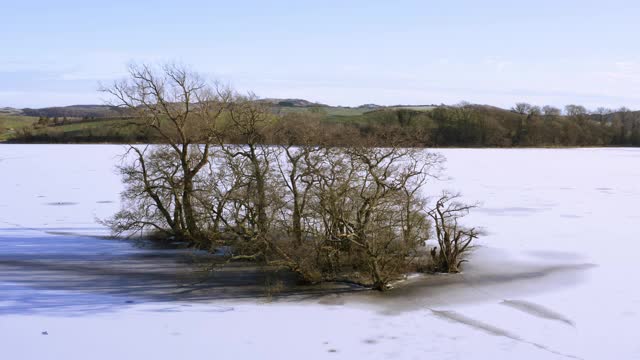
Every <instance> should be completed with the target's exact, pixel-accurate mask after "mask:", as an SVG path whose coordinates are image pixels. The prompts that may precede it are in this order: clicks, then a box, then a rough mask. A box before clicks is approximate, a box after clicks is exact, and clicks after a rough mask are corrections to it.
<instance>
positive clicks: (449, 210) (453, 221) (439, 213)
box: [427, 191, 480, 272]
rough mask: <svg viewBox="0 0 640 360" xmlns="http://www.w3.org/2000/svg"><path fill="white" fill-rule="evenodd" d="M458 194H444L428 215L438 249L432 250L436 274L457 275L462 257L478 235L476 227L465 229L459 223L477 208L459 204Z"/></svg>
mask: <svg viewBox="0 0 640 360" xmlns="http://www.w3.org/2000/svg"><path fill="white" fill-rule="evenodd" d="M459 198H460V195H459V194H451V193H449V192H446V191H445V192H443V193H442V195H441V196H440V198H438V200H437V201H436V203H435V206H434V207H433V209H431V210H429V211H428V212H427V214H428V215H429V217H431V219H432V220H433V226H434V228H435V233H436V240H437V242H438V246H437V247H434V248H433V249H432V250H431V257H432V260H433V266H434V270H435V271H438V272H458V271H460V265H461V264H462V263H463V262H464V261H465V260H464V256H465V255H466V253H467V252H468V250H469V249H470V247H471V244H472V242H473V240H474V239H476V238H477V237H478V236H479V235H480V233H479V231H478V230H477V229H476V228H468V227H465V226H463V225H461V224H460V223H459V220H460V219H461V218H462V217H464V216H466V215H467V214H468V213H469V211H470V210H471V209H473V208H475V207H476V205H467V204H463V203H461V202H459V201H458V199H459Z"/></svg>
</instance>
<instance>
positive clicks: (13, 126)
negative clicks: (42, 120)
mask: <svg viewBox="0 0 640 360" xmlns="http://www.w3.org/2000/svg"><path fill="white" fill-rule="evenodd" d="M36 121H38V118H37V117H33V116H22V115H0V141H5V140H7V139H9V138H11V137H13V136H14V135H15V134H17V133H18V131H20V129H22V128H30V127H31V126H32V125H33V123H35V122H36Z"/></svg>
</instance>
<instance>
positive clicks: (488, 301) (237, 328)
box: [0, 145, 640, 360]
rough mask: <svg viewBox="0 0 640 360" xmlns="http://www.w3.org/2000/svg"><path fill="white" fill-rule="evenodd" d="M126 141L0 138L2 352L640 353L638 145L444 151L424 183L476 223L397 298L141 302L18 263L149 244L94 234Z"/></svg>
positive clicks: (107, 211)
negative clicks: (469, 238) (452, 269)
mask: <svg viewBox="0 0 640 360" xmlns="http://www.w3.org/2000/svg"><path fill="white" fill-rule="evenodd" d="M122 151H123V148H122V147H121V146H115V145H99V146H96V145H91V146H87V145H0V174H1V177H0V189H2V192H1V193H0V194H1V195H0V358H2V359H12V360H13V359H147V358H150V359H193V358H215V359H253V358H279V359H300V358H304V359H356V358H370V359H386V358H393V359H562V358H567V357H569V358H582V359H635V358H640V343H639V342H638V341H637V338H638V336H637V324H638V320H640V319H639V316H640V312H639V311H638V310H637V309H638V307H639V306H640V288H638V286H637V285H636V283H635V282H636V281H635V280H636V279H635V277H636V276H637V275H638V274H640V262H638V261H636V259H637V257H638V254H637V252H638V249H639V248H640V245H639V244H638V234H639V231H638V223H639V221H640V211H639V210H638V204H640V185H639V184H640V166H639V165H640V149H518V150H504V149H500V150H498V149H488V150H480V149H446V150H438V151H440V152H441V153H443V154H444V155H445V156H446V157H447V159H448V161H447V164H446V167H447V171H446V175H447V176H449V177H450V179H448V180H445V181H441V182H434V183H432V185H431V188H430V189H429V191H430V192H431V193H433V194H436V193H437V191H438V190H439V189H441V188H447V189H453V190H459V191H461V192H462V193H463V195H464V198H465V199H466V200H467V201H469V202H473V201H480V202H481V203H482V205H481V208H479V209H477V210H476V211H475V212H474V213H473V214H472V215H471V216H470V217H469V219H467V221H468V222H469V224H479V225H482V226H483V227H485V228H486V230H487V233H488V234H487V235H486V236H485V237H484V238H482V239H481V241H480V244H481V245H482V246H481V247H479V248H478V249H477V251H476V253H475V255H474V257H473V258H472V259H471V262H470V263H469V264H468V265H467V266H466V267H465V272H464V273H463V274H461V275H454V276H451V277H446V276H445V277H441V278H439V277H432V278H429V279H424V278H422V277H421V278H412V279H410V280H409V281H408V282H409V283H410V285H411V286H409V287H408V289H410V290H411V291H409V290H406V291H405V292H404V293H401V294H402V295H403V296H397V297H394V296H393V293H392V294H389V295H384V296H380V295H378V294H360V293H359V294H354V295H340V296H327V297H325V298H322V299H320V300H319V301H318V299H312V300H301V299H297V298H296V299H285V300H281V301H277V302H274V303H265V302H264V300H260V299H258V300H253V301H251V300H242V301H240V300H224V301H222V300H215V301H209V302H204V303H203V302H197V303H196V302H186V301H179V302H178V301H153V302H151V301H145V299H144V298H133V299H132V298H131V297H130V296H129V295H128V294H119V293H118V292H117V291H113V289H110V290H109V291H107V290H106V289H104V288H98V285H96V286H94V287H93V288H91V287H89V288H86V289H84V288H82V287H70V286H61V284H59V283H58V282H64V279H57V278H56V279H50V278H48V277H49V276H51V273H50V272H48V271H45V270H42V269H35V268H34V271H33V272H29V273H16V272H15V271H14V270H12V269H15V268H14V267H12V264H13V262H29V261H33V262H34V263H37V262H38V261H39V260H38V259H42V258H43V257H47V258H48V259H55V258H56V257H57V256H58V257H60V258H61V259H66V260H68V257H69V256H80V257H82V258H86V259H87V261H92V260H98V259H104V258H107V261H108V258H109V256H116V255H122V254H145V253H148V252H150V251H152V250H145V249H139V248H133V247H131V246H130V245H129V244H128V243H126V242H119V241H113V240H104V239H99V238H95V237H91V236H90V235H96V234H98V235H100V234H104V233H105V229H104V228H102V227H101V225H99V224H97V223H96V222H95V219H96V218H104V217H107V216H109V215H111V214H112V213H113V212H115V211H116V210H117V208H118V206H119V205H118V202H119V192H120V190H121V184H120V181H119V176H118V175H117V173H116V172H115V170H114V165H115V164H116V163H117V161H119V154H121V153H122ZM63 270H64V269H63ZM98 275H99V274H98ZM98 275H96V274H90V273H88V274H86V276H85V277H84V278H83V281H86V283H91V280H93V279H94V277H95V280H96V281H97V284H99V285H100V286H103V285H104V283H103V282H99V276H98ZM440 279H443V282H442V283H440V282H439V281H440ZM122 280H123V281H124V280H126V279H122ZM47 282H50V283H51V284H54V283H55V284H56V286H51V287H48V288H47V287H46V286H43V285H42V284H46V283H47ZM429 282H433V284H434V285H433V286H432V287H429V286H426V284H428V283H429ZM82 284H85V282H83V283H82ZM62 285H64V284H62ZM67 285H68V284H67ZM116 285H117V284H116ZM134 285H135V284H134ZM136 286H137V285H136ZM140 286H144V283H141V284H140ZM400 291H401V292H402V291H403V290H402V289H401V290H400ZM131 301H133V303H131ZM45 331H46V333H47V335H43V334H42V332H45Z"/></svg>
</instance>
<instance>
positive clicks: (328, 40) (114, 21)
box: [0, 0, 640, 108]
mask: <svg viewBox="0 0 640 360" xmlns="http://www.w3.org/2000/svg"><path fill="white" fill-rule="evenodd" d="M1 9H2V11H1V15H0V16H2V22H0V49H1V51H0V107H3V106H13V107H41V106H51V105H70V104H88V103H101V102H102V101H103V99H102V96H103V95H102V94H100V93H98V92H97V91H96V89H97V88H98V87H99V83H104V84H109V83H110V82H112V81H113V80H114V79H118V78H121V77H123V76H125V71H126V68H127V64H129V63H131V62H137V63H153V64H160V63H164V62H179V63H183V64H185V65H188V66H191V67H192V68H194V69H195V70H197V71H199V72H201V73H203V74H205V75H206V76H209V77H211V78H217V79H221V80H222V81H224V82H228V83H230V84H231V85H232V86H234V87H235V88H237V89H239V90H241V91H250V90H251V91H253V92H255V93H256V94H257V95H259V96H262V97H298V98H305V99H308V100H312V101H319V102H323V103H328V104H332V105H359V104H362V103H379V104H398V103H412V104H431V103H436V104H439V103H447V104H452V103H457V102H459V101H462V100H466V101H470V102H474V103H485V104H493V105H498V106H503V107H509V106H511V105H512V104H513V103H515V102H516V101H527V102H531V103H535V104H539V105H544V104H551V105H556V106H562V105H565V104H568V103H578V104H583V105H585V106H587V107H590V108H595V107H597V106H608V107H619V106H622V105H626V106H628V107H631V108H640V47H638V46H637V41H638V35H640V21H638V14H640V2H638V1H622V0H609V1H590V0H582V1H576V0H566V1H561V0H556V1H549V0H536V1H529V0H522V1H515V0H514V1H502V0H486V1H471V0H458V1H456V0H449V1H444V0H433V1H428V0H424V1H402V0H398V1H376V0H369V1H358V0H353V1H347V0H343V1H334V0H324V1H307V2H303V1H272V2H266V1H249V0H236V1H224V2H223V1H198V0H196V1H187V0H184V1H181V2H179V1H161V0H156V1H133V0H129V1H120V0H113V1H100V2H91V1H64V0H62V1H44V0H42V1H29V0H22V1H8V0H5V1H3V4H2V7H1Z"/></svg>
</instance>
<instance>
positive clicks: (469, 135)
mask: <svg viewBox="0 0 640 360" xmlns="http://www.w3.org/2000/svg"><path fill="white" fill-rule="evenodd" d="M263 105H265V104H263ZM270 109H271V111H272V112H273V115H274V120H273V121H275V122H279V123H281V124H283V126H288V127H290V129H289V130H288V131H287V132H286V133H283V132H281V133H279V134H272V136H269V137H268V140H265V141H270V142H272V143H277V144H283V143H288V142H290V141H295V139H296V138H299V137H300V135H299V134H296V131H297V129H300V125H301V124H304V123H307V122H316V123H317V124H318V132H317V133H316V134H314V136H315V138H314V139H312V140H311V141H315V142H317V143H319V142H321V141H322V142H325V143H330V144H331V145H339V146H348V145H352V144H360V143H362V142H363V141H365V142H367V143H370V144H373V145H376V146H387V145H392V144H397V143H399V142H402V143H403V144H405V145H407V146H415V147H554V146H640V113H639V112H633V111H631V110H629V109H627V108H621V109H618V110H616V111H613V110H609V109H605V108H599V109H597V110H596V111H593V112H589V111H587V110H586V109H585V108H584V107H583V106H579V105H567V106H566V107H565V109H564V112H563V111H561V110H560V109H559V108H556V107H553V106H544V107H538V106H533V105H530V104H527V103H518V104H516V105H515V106H514V107H513V108H512V109H511V110H504V109H500V108H496V107H490V106H483V105H472V104H465V103H462V104H460V105H457V106H444V105H443V106H437V107H435V108H433V109H431V110H428V111H424V110H415V109H402V108H381V109H378V110H374V111H370V112H367V113H365V114H363V115H357V116H339V117H329V116H326V114H325V113H324V112H323V111H322V109H318V108H310V109H306V108H300V109H298V111H292V112H286V113H283V114H280V113H279V112H278V109H277V108H276V109H274V108H270ZM118 113H120V114H123V109H119V110H118ZM135 116H136V115H135V114H133V113H129V114H128V115H127V117H126V118H122V121H121V123H120V124H119V125H117V124H116V125H114V124H109V125H105V126H100V127H91V128H90V129H89V128H87V129H82V128H80V129H74V130H73V131H62V130H55V129H52V128H51V127H53V126H54V125H55V124H57V125H61V124H64V123H65V122H66V121H65V118H64V117H62V118H55V117H54V118H53V119H51V118H47V117H41V118H40V120H39V121H38V122H37V123H36V124H35V125H34V126H35V127H36V128H38V129H39V130H38V131H30V130H29V131H27V130H25V131H23V132H21V133H19V134H18V136H17V137H16V138H15V139H14V141H17V142H89V143H90V142H117V143H129V142H139V143H158V142H163V141H165V139H163V138H162V137H158V136H157V134H155V133H154V132H150V131H149V129H148V128H146V127H144V126H133V125H135V120H136V118H135ZM56 119H58V120H57V121H56ZM78 120H79V122H86V123H89V122H100V121H102V120H104V119H102V118H100V119H90V118H89V119H84V120H82V119H78ZM284 134H286V135H284ZM328 135H330V136H328ZM228 137H229V140H230V141H233V135H232V134H229V136H228Z"/></svg>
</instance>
